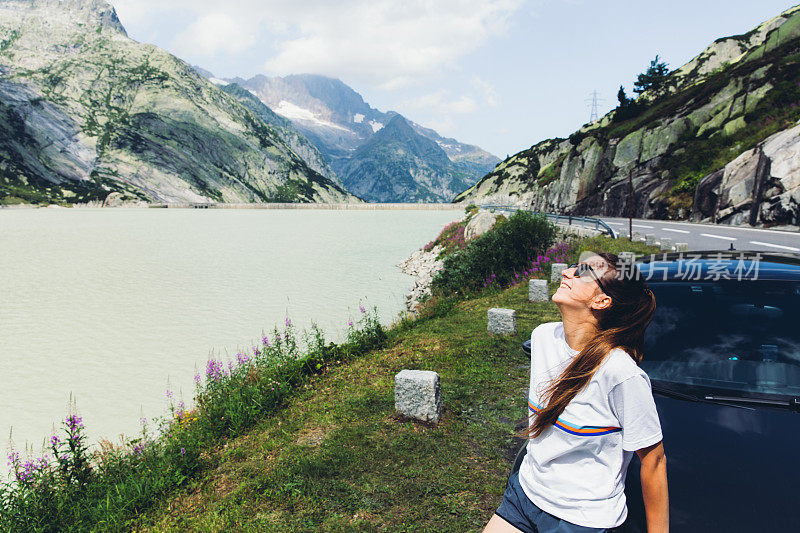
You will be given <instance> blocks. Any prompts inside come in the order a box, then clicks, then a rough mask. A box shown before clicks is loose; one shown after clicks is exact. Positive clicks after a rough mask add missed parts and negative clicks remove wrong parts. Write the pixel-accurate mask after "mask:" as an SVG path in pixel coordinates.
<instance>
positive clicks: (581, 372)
mask: <svg viewBox="0 0 800 533" xmlns="http://www.w3.org/2000/svg"><path fill="white" fill-rule="evenodd" d="M596 255H598V256H600V257H602V258H603V259H604V260H605V261H606V263H608V265H609V270H608V271H607V272H606V273H605V274H604V275H603V277H602V281H603V288H604V289H605V292H606V294H608V295H609V296H610V297H611V305H610V306H609V307H607V308H606V309H603V310H595V311H593V312H594V313H595V316H597V320H598V323H599V331H598V332H597V335H595V336H594V338H592V339H591V340H590V341H589V342H588V343H587V344H586V346H584V348H583V349H582V350H581V351H580V352H579V353H578V354H577V355H576V356H575V358H574V359H573V360H572V362H571V363H570V364H569V365H568V366H567V368H566V369H564V371H563V372H562V373H561V375H560V376H559V377H558V379H556V380H554V381H553V382H551V383H550V385H549V386H548V387H547V389H546V390H545V394H544V402H543V403H546V407H543V408H542V409H541V410H540V411H539V412H538V413H536V414H534V415H531V416H532V417H533V424H532V425H530V426H529V427H528V428H527V429H525V430H523V431H522V432H521V433H520V436H522V437H525V438H534V437H538V436H539V435H541V434H542V432H543V431H544V430H545V429H547V428H548V427H550V426H552V425H553V424H554V423H555V422H556V420H557V419H558V417H559V416H561V413H563V412H564V409H566V408H567V405H568V404H569V402H571V401H572V399H573V398H575V396H576V395H577V394H578V393H579V392H580V391H582V390H583V389H584V387H586V385H587V384H588V383H589V380H591V379H592V376H593V375H594V373H595V372H596V371H597V369H598V368H600V365H601V364H603V361H604V360H605V358H606V356H607V355H608V354H609V353H610V352H611V350H613V349H614V348H621V349H623V350H625V352H627V353H628V354H629V355H630V356H631V357H632V358H633V360H634V361H636V364H637V365H638V364H639V363H641V362H642V358H643V357H644V331H645V329H646V328H647V325H648V324H649V323H650V319H652V318H653V313H654V312H655V310H656V299H655V297H654V296H653V293H652V292H651V291H650V289H649V288H648V287H647V283H645V281H644V280H643V279H642V277H641V274H640V273H639V269H638V268H636V266H635V265H634V264H633V263H632V262H630V263H621V262H620V260H619V257H617V256H616V255H614V254H606V253H598V254H596Z"/></svg>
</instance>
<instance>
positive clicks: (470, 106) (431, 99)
mask: <svg viewBox="0 0 800 533" xmlns="http://www.w3.org/2000/svg"><path fill="white" fill-rule="evenodd" d="M400 108H401V109H404V110H409V111H429V112H432V113H434V114H438V115H466V114H469V113H472V112H474V111H476V110H477V109H478V104H477V102H475V100H474V99H473V98H471V97H469V96H460V97H454V96H453V95H452V93H451V92H450V91H448V90H446V89H442V90H439V91H436V92H433V93H429V94H426V95H423V96H420V97H417V98H407V99H404V100H403V101H402V102H401V103H400Z"/></svg>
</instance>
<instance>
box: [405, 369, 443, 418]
mask: <svg viewBox="0 0 800 533" xmlns="http://www.w3.org/2000/svg"><path fill="white" fill-rule="evenodd" d="M394 408H395V409H396V410H397V412H398V413H400V414H401V415H403V416H408V417H410V418H416V419H417V420H422V421H423V422H433V423H434V424H435V423H437V422H439V419H440V418H441V417H442V390H441V385H440V382H439V374H437V373H436V372H431V371H430V370H401V371H400V372H399V373H398V374H397V375H396V376H395V377H394Z"/></svg>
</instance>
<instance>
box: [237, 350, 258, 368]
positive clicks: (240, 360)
mask: <svg viewBox="0 0 800 533" xmlns="http://www.w3.org/2000/svg"><path fill="white" fill-rule="evenodd" d="M253 351H254V352H256V355H258V352H257V349H256V347H255V346H253ZM236 361H238V363H239V364H240V365H243V364H245V363H247V362H249V361H250V357H248V356H247V354H246V353H242V352H239V353H237V354H236Z"/></svg>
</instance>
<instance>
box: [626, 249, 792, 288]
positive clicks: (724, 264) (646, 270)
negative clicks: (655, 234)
mask: <svg viewBox="0 0 800 533" xmlns="http://www.w3.org/2000/svg"><path fill="white" fill-rule="evenodd" d="M636 265H637V267H638V268H639V271H640V272H641V273H642V276H643V277H644V279H645V280H647V281H649V282H656V281H675V282H680V281H719V280H750V281H758V280H762V281H800V254H796V253H781V252H778V253H775V252H761V251H754V250H743V251H739V250H728V251H724V252H721V251H719V250H710V251H709V250H703V251H697V252H671V253H663V254H653V255H649V256H644V257H641V258H637V261H636Z"/></svg>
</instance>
